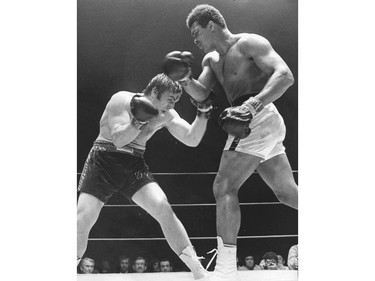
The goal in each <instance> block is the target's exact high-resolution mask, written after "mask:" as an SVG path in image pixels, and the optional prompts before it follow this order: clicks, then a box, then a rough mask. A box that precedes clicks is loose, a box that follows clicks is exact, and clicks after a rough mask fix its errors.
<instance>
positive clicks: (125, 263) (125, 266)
mask: <svg viewBox="0 0 375 281" xmlns="http://www.w3.org/2000/svg"><path fill="white" fill-rule="evenodd" d="M128 269H129V259H123V260H121V261H120V271H121V272H127V271H128Z"/></svg>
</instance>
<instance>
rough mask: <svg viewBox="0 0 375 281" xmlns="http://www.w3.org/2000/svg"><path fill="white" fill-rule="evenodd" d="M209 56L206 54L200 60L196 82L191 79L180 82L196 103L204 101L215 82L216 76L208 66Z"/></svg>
mask: <svg viewBox="0 0 375 281" xmlns="http://www.w3.org/2000/svg"><path fill="white" fill-rule="evenodd" d="M210 55H211V54H207V55H206V56H205V57H204V58H203V60H202V73H201V74H200V75H199V78H198V80H196V79H194V78H191V79H187V80H186V81H184V82H181V85H182V86H183V87H184V89H185V91H186V92H187V93H188V94H189V95H190V96H191V97H192V98H193V99H195V100H196V101H202V100H204V99H206V98H207V97H208V95H209V93H210V91H211V89H212V88H213V87H214V86H215V84H216V81H217V80H216V75H215V73H214V72H213V70H212V69H211V66H210V62H209V60H210Z"/></svg>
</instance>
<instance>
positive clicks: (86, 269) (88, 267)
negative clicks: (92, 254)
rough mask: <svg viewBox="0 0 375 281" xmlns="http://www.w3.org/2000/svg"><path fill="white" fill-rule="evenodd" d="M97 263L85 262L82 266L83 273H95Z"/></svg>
mask: <svg viewBox="0 0 375 281" xmlns="http://www.w3.org/2000/svg"><path fill="white" fill-rule="evenodd" d="M94 267H95V263H94V262H92V261H88V260H83V261H82V264H81V271H82V273H85V274H91V273H93V271H94Z"/></svg>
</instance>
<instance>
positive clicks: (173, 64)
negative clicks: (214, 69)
mask: <svg viewBox="0 0 375 281" xmlns="http://www.w3.org/2000/svg"><path fill="white" fill-rule="evenodd" d="M193 59H194V57H193V55H192V54H191V53H190V52H188V51H184V52H180V51H173V52H170V53H168V54H167V55H166V56H165V58H164V62H163V72H164V73H165V74H166V75H167V76H168V77H169V78H171V79H172V80H173V81H184V80H185V79H186V78H189V77H190V75H191V63H192V61H193Z"/></svg>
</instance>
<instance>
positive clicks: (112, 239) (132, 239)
mask: <svg viewBox="0 0 375 281" xmlns="http://www.w3.org/2000/svg"><path fill="white" fill-rule="evenodd" d="M291 237H298V234H285V235H255V236H238V237H237V238H238V239H258V238H291ZM189 239H191V240H203V239H205V240H209V239H215V240H216V239H217V237H216V236H215V237H209V236H206V237H204V236H203V237H189ZM89 240H90V241H146V240H150V241H152V240H154V241H155V240H159V241H162V240H166V238H163V237H160V238H157V237H155V238H145V237H143V238H142V237H137V238H136V237H133V238H89Z"/></svg>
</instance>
